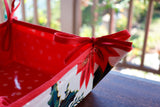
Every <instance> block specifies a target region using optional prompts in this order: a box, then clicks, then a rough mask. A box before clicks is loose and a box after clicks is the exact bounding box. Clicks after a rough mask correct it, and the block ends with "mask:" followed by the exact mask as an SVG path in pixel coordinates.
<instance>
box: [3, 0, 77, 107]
mask: <svg viewBox="0 0 160 107" xmlns="http://www.w3.org/2000/svg"><path fill="white" fill-rule="evenodd" d="M14 1H15V0H14ZM14 1H13V3H12V11H11V12H10V11H9V8H8V4H7V0H5V5H6V10H7V15H8V20H7V22H5V23H2V24H0V90H1V91H0V96H7V97H8V99H10V100H11V103H13V102H15V101H18V102H20V101H21V100H19V99H21V98H22V99H23V104H25V103H26V102H28V101H29V100H31V98H34V97H36V96H37V95H38V94H40V93H41V92H43V91H44V90H46V89H47V88H49V87H51V86H52V85H54V83H55V79H54V82H53V83H50V84H49V86H48V87H43V89H42V90H43V91H38V90H37V92H36V93H35V92H34V93H32V94H31V95H32V97H30V96H28V97H27V98H26V97H25V96H26V94H27V93H30V92H32V91H33V90H36V89H37V88H38V87H40V86H41V85H42V84H44V83H45V82H46V81H49V80H50V79H51V78H54V76H55V75H56V74H57V73H59V72H60V71H61V70H62V69H63V68H65V67H66V66H67V65H66V64H65V63H64V60H65V57H66V56H67V55H68V53H69V52H70V50H71V49H72V48H75V46H73V45H70V46H67V47H66V46H64V45H63V44H60V43H56V42H55V41H53V38H54V33H55V32H58V31H56V30H52V29H49V28H44V27H40V26H36V25H32V24H28V23H25V22H21V21H17V20H15V19H14V17H13V13H14V11H15V10H16V8H18V6H17V7H16V8H15V7H14ZM38 75H43V76H42V77H40V76H38ZM61 75H62V74H61ZM63 75H64V74H63ZM63 75H62V76H63ZM58 77H59V78H58ZM58 77H56V81H58V80H59V79H60V77H61V76H58ZM36 80H37V81H38V83H37V81H36ZM15 81H16V82H15ZM16 83H18V84H19V85H20V87H21V89H18V88H17V87H16ZM37 93H38V94H37ZM33 95H34V96H33ZM26 99H29V100H26ZM15 103H16V102H15ZM19 106H22V105H19Z"/></svg>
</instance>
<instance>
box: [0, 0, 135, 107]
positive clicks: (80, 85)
mask: <svg viewBox="0 0 160 107" xmlns="http://www.w3.org/2000/svg"><path fill="white" fill-rule="evenodd" d="M4 3H5V7H6V11H7V16H8V20H7V21H6V22H4V23H2V24H0V107H6V106H10V107H22V106H24V107H39V106H43V107H47V106H50V107H68V106H69V107H73V106H76V105H77V104H78V103H79V102H80V101H81V100H82V99H83V98H84V97H86V96H87V95H88V94H89V93H90V92H91V90H92V89H93V88H94V87H95V86H96V85H97V83H98V82H99V81H100V80H101V79H102V78H103V77H104V76H105V75H106V74H107V73H108V72H109V71H110V70H111V68H112V67H113V66H114V65H115V64H116V63H117V62H118V61H119V60H120V59H121V58H122V57H123V56H124V55H125V54H126V53H127V52H129V51H130V50H131V49H132V43H131V42H128V41H127V40H128V38H129V37H130V34H129V33H128V31H127V30H123V31H120V32H117V33H115V34H111V35H106V36H103V37H99V38H88V37H79V36H77V35H73V34H68V33H64V32H61V31H57V30H53V29H49V28H45V27H41V26H37V25H33V24H29V23H26V22H22V21H18V20H17V19H16V18H15V17H14V12H15V11H16V9H17V8H18V7H19V5H20V0H18V5H16V6H15V5H14V3H15V0H13V2H12V6H11V11H10V10H9V6H8V3H7V0H4Z"/></svg>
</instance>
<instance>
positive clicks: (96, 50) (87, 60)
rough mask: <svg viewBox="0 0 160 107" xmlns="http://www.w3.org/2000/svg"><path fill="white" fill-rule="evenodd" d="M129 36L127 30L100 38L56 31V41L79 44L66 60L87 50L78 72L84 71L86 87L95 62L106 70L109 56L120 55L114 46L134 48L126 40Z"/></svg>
mask: <svg viewBox="0 0 160 107" xmlns="http://www.w3.org/2000/svg"><path fill="white" fill-rule="evenodd" d="M129 37H130V34H129V33H128V31H126V30H124V31H121V32H118V33H115V34H111V35H107V36H103V37H99V38H94V37H93V38H89V37H79V36H76V35H73V34H67V33H61V32H58V33H55V41H56V42H59V43H62V44H66V45H67V44H68V45H73V44H74V45H77V47H76V48H75V49H74V50H73V51H72V52H71V53H70V54H69V55H68V56H67V57H66V62H68V61H70V60H71V59H75V58H77V57H78V56H79V54H78V51H79V50H85V51H84V53H86V54H85V56H83V57H81V59H82V61H80V62H79V64H78V71H77V74H78V73H79V72H82V74H81V79H80V87H81V86H82V84H83V83H84V81H85V83H86V88H87V86H88V82H89V78H90V74H92V75H94V63H97V64H98V65H99V66H100V67H101V68H102V70H103V71H104V70H105V68H106V66H107V64H108V57H111V56H114V57H117V56H119V54H118V53H117V52H116V50H114V48H118V49H121V50H124V51H126V52H129V51H130V50H131V49H132V43H131V42H127V41H126V40H127V39H129ZM81 52H82V51H81ZM71 61H72V60H71Z"/></svg>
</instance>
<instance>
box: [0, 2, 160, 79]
mask: <svg viewBox="0 0 160 107" xmlns="http://www.w3.org/2000/svg"><path fill="white" fill-rule="evenodd" d="M11 1H12V0H9V2H10V4H11ZM21 1H22V3H21V6H20V8H19V9H18V10H17V11H16V13H15V16H17V17H18V19H19V20H21V21H25V22H29V23H33V24H37V25H41V26H45V27H50V28H53V29H56V30H61V31H64V32H68V33H73V34H77V35H80V36H83V37H92V36H95V37H100V36H103V35H108V34H111V33H115V32H118V31H121V30H124V29H128V31H129V32H130V33H131V35H132V37H131V39H130V40H131V41H132V42H133V50H132V51H131V52H130V53H129V54H128V55H127V57H125V58H124V59H123V60H121V62H120V63H119V64H117V66H116V67H115V68H114V70H115V71H118V72H121V73H124V74H128V75H133V76H138V77H141V78H147V79H151V80H155V81H160V0H21ZM16 3H18V0H17V2H16ZM6 20H7V15H6V11H5V7H4V3H3V0H0V23H2V22H4V21H6Z"/></svg>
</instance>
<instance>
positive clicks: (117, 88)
mask: <svg viewBox="0 0 160 107" xmlns="http://www.w3.org/2000/svg"><path fill="white" fill-rule="evenodd" d="M77 107H160V83H159V82H154V81H150V80H146V79H140V78H136V77H132V76H127V75H123V74H120V73H116V72H113V71H112V72H110V73H109V74H108V75H107V76H106V77H105V78H104V79H103V80H102V81H101V82H100V83H99V84H98V85H97V86H96V87H95V89H93V91H92V92H91V93H90V94H89V95H88V96H87V97H86V98H85V99H84V100H83V101H82V102H81V103H80V104H79V105H78V106H77Z"/></svg>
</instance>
